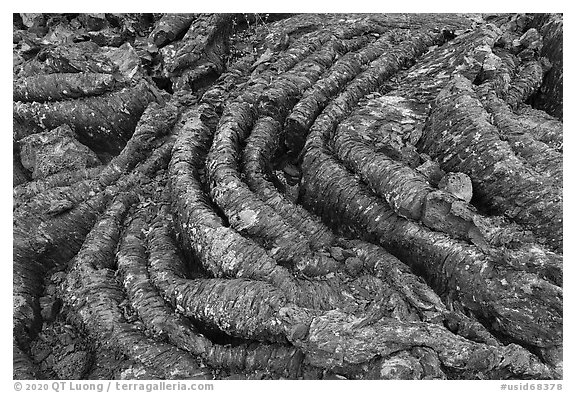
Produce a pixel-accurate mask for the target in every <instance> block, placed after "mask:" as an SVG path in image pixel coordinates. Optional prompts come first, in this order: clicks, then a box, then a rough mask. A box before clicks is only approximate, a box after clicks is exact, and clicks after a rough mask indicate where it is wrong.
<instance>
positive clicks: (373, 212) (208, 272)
mask: <svg viewBox="0 0 576 393" xmlns="http://www.w3.org/2000/svg"><path fill="white" fill-rule="evenodd" d="M13 26H14V28H13V29H14V30H13V31H14V71H13V75H14V90H13V100H14V103H13V124H14V128H13V151H14V154H13V162H14V168H13V169H14V176H13V179H14V187H13V201H14V202H13V238H14V241H13V283H14V290H13V291H14V292H13V306H14V308H13V310H14V312H13V376H14V378H15V379H122V378H134V379H279V378H288V379H334V378H339V379H561V378H562V372H563V371H562V347H563V345H562V344H563V336H562V329H563V306H562V304H563V300H562V296H563V295H562V293H563V292H562V285H563V269H562V260H563V256H562V248H563V232H562V203H563V202H562V178H563V169H562V155H563V142H562V109H561V105H562V96H561V91H562V61H561V53H562V49H561V48H562V42H561V37H562V17H561V15H560V16H559V15H555V14H554V15H533V14H501V15H493V14H491V15H463V14H435V15H427V14H390V15H388V14H303V15H291V14H14V22H13ZM558 37H560V38H558ZM559 53H560V54H559ZM559 92H560V93H559ZM544 111H546V112H544Z"/></svg>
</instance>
